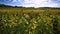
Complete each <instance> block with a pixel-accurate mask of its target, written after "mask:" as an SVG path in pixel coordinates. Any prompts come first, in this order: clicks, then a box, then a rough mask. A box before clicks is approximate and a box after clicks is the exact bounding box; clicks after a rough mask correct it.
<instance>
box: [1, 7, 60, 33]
mask: <svg viewBox="0 0 60 34" xmlns="http://www.w3.org/2000/svg"><path fill="white" fill-rule="evenodd" d="M59 33H60V9H58V8H10V7H7V8H6V7H5V8H0V34H59Z"/></svg>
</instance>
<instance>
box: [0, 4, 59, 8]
mask: <svg viewBox="0 0 60 34" xmlns="http://www.w3.org/2000/svg"><path fill="white" fill-rule="evenodd" d="M2 7H8V8H9V7H12V8H30V9H31V8H32V9H33V8H34V7H22V6H10V5H5V4H0V8H2ZM37 9H60V8H54V7H39V8H37Z"/></svg>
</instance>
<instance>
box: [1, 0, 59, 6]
mask: <svg viewBox="0 0 60 34" xmlns="http://www.w3.org/2000/svg"><path fill="white" fill-rule="evenodd" d="M1 1H2V0H1ZM7 1H11V2H9V3H10V5H17V6H23V7H60V0H7ZM9 3H8V4H9Z"/></svg>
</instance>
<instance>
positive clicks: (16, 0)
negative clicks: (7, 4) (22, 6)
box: [12, 0, 20, 2]
mask: <svg viewBox="0 0 60 34" xmlns="http://www.w3.org/2000/svg"><path fill="white" fill-rule="evenodd" d="M19 1H20V0H13V1H12V2H19Z"/></svg>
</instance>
